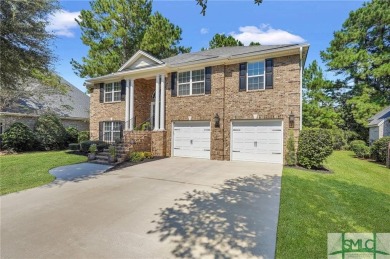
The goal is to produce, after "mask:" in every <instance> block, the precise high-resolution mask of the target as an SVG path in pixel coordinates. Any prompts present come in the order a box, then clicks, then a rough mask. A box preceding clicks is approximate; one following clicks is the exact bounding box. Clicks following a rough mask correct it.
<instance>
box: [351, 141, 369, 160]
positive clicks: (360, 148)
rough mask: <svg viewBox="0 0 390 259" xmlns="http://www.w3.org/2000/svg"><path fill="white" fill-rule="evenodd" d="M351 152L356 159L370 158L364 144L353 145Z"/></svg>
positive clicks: (367, 148)
mask: <svg viewBox="0 0 390 259" xmlns="http://www.w3.org/2000/svg"><path fill="white" fill-rule="evenodd" d="M353 152H355V155H356V156H357V157H358V158H368V157H370V148H369V147H368V146H366V144H355V145H354V146H353Z"/></svg>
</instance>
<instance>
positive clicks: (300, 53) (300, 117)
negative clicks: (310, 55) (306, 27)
mask: <svg viewBox="0 0 390 259" xmlns="http://www.w3.org/2000/svg"><path fill="white" fill-rule="evenodd" d="M302 50H303V48H302V46H301V47H300V48H299V57H300V60H299V61H300V66H301V69H300V71H299V76H300V78H301V80H300V83H299V90H300V98H299V104H300V105H299V113H300V114H299V129H300V130H302V117H303V114H302V100H303V98H302V95H303V91H302V83H303V82H302V80H303V53H302Z"/></svg>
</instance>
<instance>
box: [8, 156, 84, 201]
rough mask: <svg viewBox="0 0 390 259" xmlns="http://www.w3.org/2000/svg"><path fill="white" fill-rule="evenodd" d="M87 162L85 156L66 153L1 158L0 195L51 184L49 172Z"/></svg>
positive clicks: (52, 178)
mask: <svg viewBox="0 0 390 259" xmlns="http://www.w3.org/2000/svg"><path fill="white" fill-rule="evenodd" d="M85 161H87V158H86V157H85V156H81V155H75V154H71V153H67V152H66V151H49V152H30V153H23V154H17V155H6V156H0V178H1V179H0V194H1V195H3V194H6V193H11V192H17V191H21V190H24V189H29V188H33V187H37V186H40V185H43V184H47V183H50V182H51V181H53V180H54V176H52V175H51V174H49V170H50V169H52V168H55V167H58V166H63V165H70V164H76V163H80V162H85Z"/></svg>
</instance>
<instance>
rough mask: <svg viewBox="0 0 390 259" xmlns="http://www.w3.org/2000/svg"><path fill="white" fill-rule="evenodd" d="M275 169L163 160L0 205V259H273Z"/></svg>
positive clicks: (276, 203)
mask: <svg viewBox="0 0 390 259" xmlns="http://www.w3.org/2000/svg"><path fill="white" fill-rule="evenodd" d="M281 172H282V166H281V165H276V164H264V163H250V162H225V161H208V160H198V159H189V158H168V159H163V160H158V161H153V162H149V163H144V164H139V165H136V166H132V167H128V168H124V169H121V170H117V171H112V172H109V173H105V174H102V175H98V176H95V177H94V178H90V179H88V180H85V181H79V182H72V181H70V182H56V183H52V184H49V185H46V186H43V187H39V188H34V189H30V190H26V191H22V192H20V193H14V194H9V195H6V196H2V197H1V257H2V258H174V257H185V258H199V257H202V258H207V257H210V258H252V257H253V258H255V257H257V258H273V257H274V252H275V241H276V227H277V219H278V211H279V194H280V182H281Z"/></svg>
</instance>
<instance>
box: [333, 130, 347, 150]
mask: <svg viewBox="0 0 390 259" xmlns="http://www.w3.org/2000/svg"><path fill="white" fill-rule="evenodd" d="M331 132H332V141H333V150H341V149H344V148H345V146H346V145H347V140H346V138H345V134H346V133H345V132H344V131H343V130H341V129H332V130H331Z"/></svg>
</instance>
